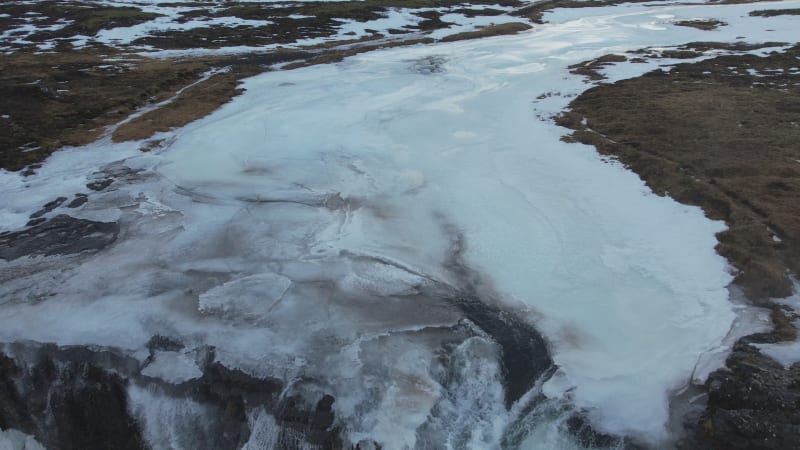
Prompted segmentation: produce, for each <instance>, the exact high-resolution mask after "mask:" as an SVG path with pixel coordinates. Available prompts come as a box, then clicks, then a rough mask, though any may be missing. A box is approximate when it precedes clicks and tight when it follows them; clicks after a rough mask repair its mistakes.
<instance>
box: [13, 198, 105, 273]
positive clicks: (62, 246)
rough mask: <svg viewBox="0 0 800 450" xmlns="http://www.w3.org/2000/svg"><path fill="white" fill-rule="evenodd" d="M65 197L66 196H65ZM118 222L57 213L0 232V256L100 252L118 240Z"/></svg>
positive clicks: (14, 256) (18, 256)
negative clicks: (41, 219)
mask: <svg viewBox="0 0 800 450" xmlns="http://www.w3.org/2000/svg"><path fill="white" fill-rule="evenodd" d="M65 200H66V199H65ZM118 234H119V225H117V224H116V223H113V222H94V221H91V220H85V219H76V218H74V217H70V216H67V215H63V214H62V215H58V216H56V217H54V218H52V219H50V220H47V221H44V222H41V223H36V224H35V225H33V226H31V227H29V228H27V229H24V230H21V231H16V232H12V233H2V234H0V259H5V260H7V261H11V260H13V259H17V258H20V257H23V256H33V255H43V256H52V255H70V254H75V253H81V252H84V251H99V250H102V249H103V248H105V247H107V246H109V245H111V244H112V243H113V242H114V241H116V240H117V235H118Z"/></svg>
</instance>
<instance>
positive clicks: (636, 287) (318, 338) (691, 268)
mask: <svg viewBox="0 0 800 450" xmlns="http://www.w3.org/2000/svg"><path fill="white" fill-rule="evenodd" d="M798 4H800V2H796V1H790V2H782V3H781V4H780V7H791V6H792V5H794V6H797V5H798ZM787 5H789V6H787ZM756 7H757V8H760V9H763V8H768V7H777V6H775V4H764V3H761V4H758V5H757V6H754V5H735V6H714V7H711V6H658V7H647V6H642V5H636V6H619V7H614V8H604V9H584V10H575V11H566V12H559V13H557V14H554V15H552V16H551V17H550V18H551V19H552V20H554V21H556V22H557V23H554V24H551V25H545V26H542V27H539V28H537V29H535V30H534V31H531V32H528V33H523V34H522V35H519V36H513V37H503V38H495V39H486V40H480V41H469V42H458V43H452V44H446V45H436V46H427V47H426V46H421V47H413V48H403V49H395V50H387V51H378V52H373V53H369V54H364V55H360V56H358V57H353V58H350V59H347V60H345V61H344V62H342V63H340V64H336V65H326V66H315V67H310V68H305V69H301V70H294V71H287V72H273V73H269V74H265V75H261V76H258V77H255V78H252V79H250V80H248V81H247V82H246V83H245V84H244V87H245V88H246V89H247V92H246V93H245V94H244V95H242V96H241V97H239V98H237V99H235V100H234V101H233V102H231V103H229V104H227V105H226V106H224V107H223V108H222V109H220V110H219V111H217V112H216V113H215V114H213V115H212V116H209V117H207V118H206V119H203V120H201V121H198V122H196V123H194V124H191V125H189V126H187V127H185V128H183V129H181V130H178V131H176V132H175V133H173V134H174V136H170V135H165V136H164V137H165V138H169V139H171V140H170V142H171V143H170V145H168V146H167V148H166V149H165V150H163V151H160V152H157V153H155V154H147V155H143V154H137V153H136V150H135V148H136V146H135V145H131V144H120V145H116V146H111V145H110V144H108V143H106V142H100V143H97V144H95V145H94V146H90V147H87V148H83V149H74V150H71V151H67V152H62V153H59V154H57V155H55V156H54V157H53V158H52V159H51V160H50V161H49V162H48V163H47V164H46V165H45V167H43V169H42V170H41V171H40V173H39V174H38V175H37V176H35V177H33V178H32V179H23V178H21V177H19V175H17V174H10V173H2V174H1V176H0V183H1V185H2V188H3V190H4V192H6V193H8V194H6V196H7V198H9V201H8V202H7V203H5V204H4V205H3V206H2V211H1V212H2V217H4V218H5V220H4V222H3V223H4V224H7V225H8V226H9V228H10V227H12V226H17V225H18V224H20V223H21V222H22V223H24V221H25V218H26V217H27V214H29V213H30V212H31V211H33V210H35V209H37V208H38V206H40V205H41V204H42V203H44V202H46V201H49V200H50V199H52V198H54V197H55V196H57V195H61V194H65V193H67V194H68V193H71V192H73V191H74V192H79V191H80V190H82V189H83V188H82V185H83V184H84V183H86V182H87V181H96V180H97V179H102V178H103V177H104V176H106V175H108V174H113V178H114V179H115V180H117V181H115V182H114V183H113V184H112V185H111V187H110V188H109V189H107V190H105V191H102V192H99V193H93V194H91V196H90V201H89V203H87V204H86V205H85V206H83V207H82V208H81V209H78V210H75V211H74V212H72V214H76V215H78V216H80V217H84V218H88V219H93V220H103V221H119V223H120V225H121V227H122V231H121V234H120V237H119V240H118V242H117V243H116V244H115V245H114V246H113V247H111V248H109V249H107V250H105V251H103V252H101V253H99V254H96V255H93V256H85V255H84V256H71V257H50V258H43V257H38V258H35V259H19V260H14V261H11V262H4V263H2V266H0V268H1V269H2V271H3V272H2V274H3V278H2V280H3V285H2V287H0V289H1V290H0V294H1V295H2V297H0V298H2V309H0V339H2V340H3V341H14V340H20V339H30V340H38V341H54V342H58V343H62V344H93V345H102V346H116V347H121V348H124V349H128V350H129V351H130V352H131V353H132V354H136V352H141V351H142V349H143V348H144V346H145V343H146V342H147V341H148V340H149V339H150V337H151V336H153V335H155V334H160V335H165V336H171V337H174V338H175V339H177V340H179V341H181V342H182V343H183V344H185V345H186V347H187V349H193V348H197V349H199V348H202V347H203V346H205V345H210V346H214V347H216V356H217V359H218V360H219V361H220V362H222V363H223V364H225V365H227V366H229V367H236V368H241V369H243V370H244V371H246V372H248V373H251V374H254V375H257V376H269V377H275V378H278V379H281V380H284V381H285V382H286V383H287V385H291V386H292V389H294V392H295V393H297V392H299V393H301V394H303V395H306V396H307V398H308V399H309V402H314V401H316V399H317V398H318V397H319V395H321V393H323V392H324V393H332V395H333V396H334V397H336V402H335V403H334V405H333V409H334V411H335V413H336V418H337V424H338V425H339V426H341V427H342V429H343V430H344V431H343V432H344V434H345V436H346V439H347V440H349V441H350V442H352V443H356V442H359V441H361V440H363V441H364V442H367V441H375V442H379V443H381V444H383V445H384V448H414V447H419V448H425V446H430V445H433V447H434V448H442V447H446V446H449V447H451V448H465V447H469V448H493V447H497V446H499V445H500V443H501V442H502V441H503V436H504V434H505V433H506V431H507V427H508V426H509V425H510V424H512V423H515V422H518V421H520V420H523V419H521V418H520V417H519V414H520V412H521V410H522V408H520V407H519V406H520V405H518V407H516V408H513V407H512V408H510V409H509V408H506V406H505V405H504V404H503V399H504V394H503V385H502V382H503V377H502V370H500V368H499V362H498V361H499V360H500V354H499V352H500V351H501V349H500V348H498V344H497V339H496V337H493V336H492V334H491V332H489V331H487V330H485V329H482V330H476V329H475V326H474V322H475V321H474V320H467V321H465V320H464V319H465V318H466V319H469V314H468V313H467V312H466V310H465V309H464V308H463V307H462V308H461V309H459V307H456V306H454V304H453V303H452V302H450V301H449V300H448V299H449V298H450V297H451V296H453V295H454V294H453V292H456V293H463V292H470V293H473V294H475V295H477V296H479V297H480V298H481V299H482V300H483V301H485V302H487V303H488V304H490V305H492V307H494V308H497V307H499V308H501V309H503V310H505V311H506V313H507V314H511V315H514V316H515V317H518V318H521V319H522V320H525V321H528V322H529V323H532V324H534V325H535V327H536V328H537V329H538V330H540V331H541V332H542V333H543V334H544V337H545V338H546V339H547V341H548V343H549V346H550V351H551V354H552V358H553V361H554V363H555V364H556V365H557V366H558V371H557V372H556V373H555V375H554V376H553V377H552V378H550V379H549V380H548V381H547V382H546V383H545V385H544V386H543V392H544V393H545V394H546V396H547V397H548V398H549V399H551V400H550V402H552V403H557V404H565V405H570V406H568V408H575V409H577V410H585V412H586V413H587V414H588V417H589V418H590V420H591V423H592V424H593V425H594V426H595V427H596V428H597V429H599V430H601V431H605V432H611V433H617V434H625V435H631V436H634V437H636V438H638V439H640V440H642V441H644V442H647V443H650V444H653V445H659V443H660V442H663V441H664V440H665V439H667V438H668V436H667V430H666V428H665V424H666V420H667V414H668V411H667V408H668V397H669V395H670V393H672V392H674V391H675V390H677V389H679V388H681V386H683V385H684V384H686V383H687V382H688V381H689V379H690V378H691V376H692V374H693V371H694V368H695V366H696V364H697V363H698V361H699V360H701V359H702V358H704V357H705V356H707V355H708V354H710V353H713V352H715V351H719V350H721V349H720V348H719V347H720V344H721V343H722V340H723V338H724V337H725V335H726V333H727V332H728V330H729V328H730V326H731V323H732V321H733V319H734V313H733V310H732V306H731V304H730V303H729V302H728V293H727V290H726V285H727V284H728V283H729V281H730V279H731V277H730V275H729V273H728V270H727V266H726V262H725V261H724V260H723V259H722V258H721V257H719V256H718V255H716V253H715V252H714V246H715V244H716V240H715V238H714V233H716V232H718V231H720V230H722V229H723V224H721V223H716V222H711V221H709V220H707V219H705V218H704V217H703V214H702V212H701V211H700V210H698V209H696V208H690V207H685V206H682V205H679V204H677V203H675V202H673V201H672V200H670V199H668V198H662V197H658V196H655V195H653V194H652V193H650V192H649V191H648V190H647V189H646V187H645V186H643V184H642V183H641V181H640V180H639V179H638V177H637V176H636V175H634V174H632V173H630V172H628V171H626V170H624V169H623V168H622V167H620V166H619V165H617V164H614V163H611V162H608V161H604V160H603V159H602V158H601V157H599V156H598V155H597V154H596V153H595V152H594V151H593V149H591V148H588V147H584V146H579V145H574V144H565V143H562V142H560V140H559V138H560V136H561V135H562V134H563V132H564V131H563V130H562V129H559V128H558V127H556V126H554V125H553V124H552V122H551V121H549V120H547V119H546V117H547V116H548V115H550V114H554V113H556V112H558V111H559V110H561V109H562V108H563V107H564V106H565V105H566V104H567V102H568V99H569V97H570V96H572V95H575V94H576V93H578V92H580V91H582V90H583V89H585V88H586V85H585V84H583V82H582V80H581V79H580V78H578V77H575V76H571V75H569V74H568V72H567V70H566V66H568V65H570V64H573V63H577V62H580V61H584V60H587V59H590V58H594V57H598V56H601V55H603V54H606V53H609V52H612V51H625V50H631V49H637V48H641V47H645V46H662V45H674V44H681V43H685V42H688V41H693V40H701V39H705V40H709V36H710V35H709V34H706V33H708V32H702V31H699V30H694V29H687V28H679V27H675V26H673V25H671V20H673V19H676V18H695V17H712V18H717V19H721V20H724V21H726V22H728V23H729V24H730V25H729V26H728V27H723V28H722V29H720V30H719V31H715V32H713V38H714V39H715V40H729V41H732V40H734V38H736V37H738V36H744V37H745V39H747V40H752V41H764V40H781V39H783V40H789V39H790V37H791V36H793V32H794V30H795V29H796V26H797V21H796V20H793V19H792V18H787V19H780V20H775V21H764V20H763V19H761V18H750V17H747V16H746V15H747V12H748V11H750V10H752V9H756ZM767 29H769V30H774V31H766V30H767ZM649 67H650V66H648V65H646V64H643V65H638V66H636V65H634V66H633V67H627V68H626V70H625V71H623V70H619V71H617V72H619V73H620V76H625V75H634V74H636V71H639V72H641V71H644V70H647V69H648V68H649ZM611 72H612V74H614V73H616V72H615V71H613V70H612V71H611ZM623 72H627V73H625V74H624V75H622V73H623ZM537 97H542V98H540V99H539V100H537ZM537 116H538V117H544V118H545V119H544V120H542V119H540V118H537ZM97 158H108V161H112V160H114V159H118V158H125V159H124V160H123V161H122V162H119V163H114V164H112V165H110V166H108V167H106V168H105V169H104V171H103V172H100V173H99V174H91V172H92V171H93V168H94V167H97V165H98V164H99V163H98V162H97ZM87 176H89V177H90V178H89V179H87V178H86V177H87ZM108 176H111V175H108ZM83 190H85V189H83ZM59 212H64V211H62V210H56V211H55V212H53V213H51V214H52V215H55V214H57V213H59ZM455 296H456V297H457V296H458V295H455ZM498 305H499V306H498ZM470 322H472V323H473V324H470ZM478 325H480V324H478ZM479 328H480V327H479ZM443 349H447V351H448V352H449V353H447V354H448V358H450V359H449V361H450V362H451V363H452V364H451V365H449V366H446V365H443V364H442V359H441V355H442V352H443ZM159 358H160V359H157V360H156V361H155V363H157V365H155V366H148V367H149V369H147V368H145V369H146V371H147V373H150V374H159V373H161V374H164V372H165V371H167V372H169V371H170V370H171V368H172V369H174V370H175V371H177V372H176V373H174V374H170V373H166V374H164V375H163V378H164V380H166V381H171V382H180V380H184V379H187V378H191V377H193V376H195V374H196V368H195V367H193V366H192V363H191V361H190V358H188V357H187V356H186V355H185V354H182V355H171V356H170V355H161V356H159ZM155 363H150V364H155ZM443 373H448V374H450V375H452V376H451V377H449V378H448V377H443V376H442V374H443ZM176 380H177V381H176ZM309 380H312V381H309ZM531 381H532V382H533V381H534V380H531ZM136 389H138V388H136ZM136 389H134V390H133V391H132V393H131V395H132V398H134V400H135V402H137V403H136V408H137V411H138V412H139V414H141V415H142V416H143V417H144V418H143V419H142V420H143V422H144V423H146V424H152V423H158V421H156V422H153V421H154V420H155V419H153V417H154V416H149V417H148V414H151V415H152V414H155V415H156V416H158V417H162V415H163V414H168V411H170V406H169V405H168V403H169V402H167V401H165V400H158V401H156V400H154V399H152V398H151V397H152V395H153V394H152V392H149V393H143V391H141V390H136ZM315 396H316V397H315ZM526 400H529V398H528V397H523V399H522V400H521V402H522V403H524V402H525V401H526ZM562 402H563V403H562ZM182 408H184V409H182V410H181V411H184V412H182V413H181V414H186V413H185V410H186V407H182ZM192 408H194V406H192ZM165 411H167V412H165ZM249 414H250V415H249V418H250V421H251V429H253V430H257V431H258V433H256V432H254V433H253V435H252V439H262V438H263V442H262V443H265V442H274V434H270V433H272V431H270V430H273V429H274V428H275V427H276V424H275V420H274V418H273V417H272V416H270V415H269V413H267V412H265V411H263V410H260V409H255V408H254V409H252V410H251V411H249ZM542 417H547V416H546V415H545V416H542ZM539 420H540V422H536V423H533V424H530V430H529V431H530V434H529V435H528V437H527V439H523V441H524V442H523V443H521V444H520V445H522V446H523V447H526V448H554V446H556V445H562V446H572V445H574V444H573V443H571V438H570V437H569V436H568V435H566V434H565V433H563V432H562V431H560V430H559V429H556V424H557V421H555V420H554V421H553V422H552V423H551V422H546V421H545V422H542V421H541V420H543V419H541V417H539ZM148 426H149V425H148ZM148 436H151V439H152V440H155V442H153V443H152V444H153V445H154V447H156V448H161V447H162V446H166V445H167V444H165V443H164V442H161V441H157V439H159V438H158V437H157V436H160V434H159V433H156V432H153V431H152V430H150V431H148ZM258 436H261V437H260V438H259V437H258ZM164 439H166V438H164ZM271 439H272V440H271ZM547 439H550V440H549V441H548V440H547ZM249 445H251V446H254V447H256V448H257V447H258V446H259V444H258V442H251V443H250V444H249Z"/></svg>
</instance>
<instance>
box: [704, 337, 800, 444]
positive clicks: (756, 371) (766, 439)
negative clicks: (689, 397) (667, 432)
mask: <svg viewBox="0 0 800 450" xmlns="http://www.w3.org/2000/svg"><path fill="white" fill-rule="evenodd" d="M746 340H747V338H745V339H743V340H742V341H740V342H739V343H738V344H737V345H736V347H735V348H734V351H733V353H732V354H731V356H730V357H729V358H728V368H726V369H721V370H718V371H716V372H714V373H713V374H711V376H710V377H709V378H708V381H707V382H706V388H707V389H708V393H709V399H708V407H707V409H706V412H705V414H704V416H703V418H702V419H701V429H700V430H698V432H699V441H700V442H701V443H702V444H703V446H704V447H708V448H712V449H720V450H722V449H725V450H728V449H730V450H740V449H741V450H744V449H764V450H767V449H775V450H778V449H790V448H800V364H795V365H793V366H792V367H791V368H789V369H785V368H784V367H783V366H781V365H780V364H778V363H777V362H775V361H773V360H772V359H770V358H769V357H767V356H764V355H762V354H761V353H759V352H758V350H757V349H756V348H755V347H753V346H751V345H749V343H748V342H746Z"/></svg>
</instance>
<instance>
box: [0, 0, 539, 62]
mask: <svg viewBox="0 0 800 450" xmlns="http://www.w3.org/2000/svg"><path fill="white" fill-rule="evenodd" d="M302 1H303V0H301V1H300V2H285V1H278V0H276V1H274V2H269V1H268V2H258V3H265V4H271V3H274V4H275V6H274V8H281V7H282V6H286V5H293V4H295V5H296V4H297V3H302ZM88 3H93V4H97V5H99V6H113V7H134V8H137V9H140V10H141V11H143V12H145V13H152V14H158V15H159V16H158V17H156V18H154V19H151V20H148V21H145V22H143V23H140V24H137V25H132V26H118V27H114V28H111V29H103V30H100V31H98V33H97V34H96V35H93V36H86V35H79V34H78V35H74V36H70V37H58V38H51V39H48V40H45V41H42V42H37V43H34V42H32V41H31V40H30V39H31V36H32V35H34V34H36V33H41V32H44V31H58V30H60V29H62V28H64V27H65V26H67V25H69V24H70V21H68V20H59V21H58V22H57V23H56V24H49V23H41V22H42V21H43V19H45V18H46V17H45V16H42V15H41V14H37V15H31V16H30V17H27V18H26V20H25V23H24V24H21V25H18V26H16V27H14V28H11V29H9V30H7V31H6V32H4V33H2V34H0V51H3V50H4V51H13V48H14V47H13V45H34V44H35V45H36V46H37V47H38V48H39V49H40V50H42V51H48V50H52V49H53V48H54V46H55V44H56V43H57V42H58V41H62V40H63V41H68V42H70V44H71V45H72V46H74V47H75V48H85V47H86V46H87V45H89V44H102V45H104V46H111V47H118V48H122V47H125V48H126V49H127V50H137V51H141V52H142V53H143V54H145V55H148V56H155V57H175V56H185V55H193V54H201V53H202V54H233V53H244V52H256V51H269V50H274V49H276V48H287V47H288V48H298V47H309V46H315V45H319V44H324V43H326V42H333V41H348V40H352V41H356V40H358V39H361V38H367V37H373V36H374V34H376V33H382V34H384V35H389V36H388V37H387V39H389V40H401V39H409V38H415V37H421V36H423V35H426V36H428V35H429V36H431V37H433V38H435V39H439V38H441V37H444V36H446V35H450V34H455V33H459V32H463V31H472V30H475V29H477V28H480V27H484V26H487V25H493V24H501V23H507V22H519V21H521V20H524V19H520V18H519V17H513V16H511V15H508V14H499V15H493V16H476V17H467V16H466V15H465V14H463V13H461V12H452V11H454V10H460V9H461V10H463V9H464V8H465V7H468V8H469V9H470V10H472V11H478V10H485V9H491V10H494V11H505V12H506V13H509V12H511V11H512V10H513V8H510V7H505V6H501V5H476V6H469V5H456V6H454V7H439V8H413V9H412V8H399V7H397V8H388V9H386V11H385V12H383V13H382V14H381V15H382V16H383V17H381V18H377V19H373V20H366V21H356V20H353V19H348V18H346V17H343V18H341V19H337V24H336V25H335V26H334V29H335V31H334V32H333V33H331V34H330V35H328V36H318V35H315V36H311V37H306V38H301V39H297V40H296V41H295V42H292V43H285V42H283V43H274V44H273V43H269V44H265V45H225V46H222V47H220V48H213V49H204V48H202V45H203V44H204V43H205V42H204V41H197V47H196V48H193V49H178V50H174V49H172V50H161V51H160V49H158V48H157V47H154V46H152V45H141V44H139V45H136V46H135V48H129V47H128V46H130V45H131V44H132V43H133V42H134V41H136V40H137V39H141V38H145V37H148V36H152V35H155V34H158V33H163V32H172V31H186V30H194V29H197V28H211V27H228V28H240V27H241V29H246V28H259V27H264V26H266V25H269V24H271V23H272V22H271V21H270V20H248V19H242V18H240V17H236V16H224V15H223V16H215V14H221V13H224V11H225V9H226V8H228V7H230V6H231V5H230V4H228V3H226V2H224V1H217V2H208V4H206V5H203V6H202V7H200V6H198V4H197V3H196V2H184V3H186V5H185V6H184V5H181V4H180V3H181V2H173V4H170V5H165V4H164V2H160V1H159V2H151V1H144V2H142V1H138V0H112V1H105V0H102V1H93V2H88ZM253 3H255V2H253ZM261 7H262V8H264V10H265V11H267V12H268V11H270V10H269V9H268V8H270V7H271V6H265V5H261ZM425 12H438V13H441V14H442V20H443V21H445V22H448V23H451V24H452V25H451V26H449V27H447V28H442V29H438V30H435V31H434V32H421V31H419V30H417V31H415V32H412V30H408V29H406V30H404V27H414V26H416V25H418V24H419V23H420V22H421V21H423V20H424V19H423V18H422V17H420V16H419V15H417V13H425ZM197 13H199V15H194V16H192V17H193V18H192V19H190V20H187V19H186V17H184V14H190V15H191V14H197ZM277 17H283V14H280V15H277ZM306 17H307V16H303V15H289V16H288V18H290V19H303V18H306ZM298 23H299V22H298ZM389 30H404V31H406V32H408V34H401V35H392V34H391V33H390V32H389ZM263 33H264V34H268V31H264V32H263Z"/></svg>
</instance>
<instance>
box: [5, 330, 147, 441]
mask: <svg viewBox="0 0 800 450" xmlns="http://www.w3.org/2000/svg"><path fill="white" fill-rule="evenodd" d="M85 352H87V353H91V352H89V351H88V350H86V351H85ZM82 353H84V352H81V351H79V352H78V354H80V356H84V355H83V354H82ZM32 356H33V358H35V361H34V362H33V363H32V364H30V365H28V366H25V365H22V364H19V365H18V362H17V361H14V360H12V359H11V358H9V357H7V356H6V355H3V354H0V386H2V388H1V392H0V427H2V428H15V429H19V430H21V431H23V432H25V433H28V434H31V435H34V436H35V437H36V439H37V440H39V442H41V443H42V444H43V445H45V446H46V447H47V448H52V449H74V450H80V449H108V448H118V449H124V450H127V449H131V450H136V449H143V448H145V444H144V441H143V439H142V435H141V433H140V432H139V429H138V427H137V426H136V423H135V421H134V420H133V418H132V417H130V416H129V414H128V410H127V407H128V405H127V395H126V391H125V389H126V385H127V380H125V379H124V378H123V377H121V376H119V375H117V374H115V373H113V372H109V371H106V370H104V369H102V368H101V367H99V366H98V365H97V364H96V362H95V361H94V360H95V359H97V358H96V357H87V358H83V359H82V360H81V361H70V362H65V361H64V360H63V359H61V358H64V357H66V352H63V351H61V350H60V349H58V348H56V347H55V346H47V345H46V346H42V347H40V348H39V349H38V350H36V351H35V352H34V353H33V355H32ZM54 357H55V358H58V359H53V358H54Z"/></svg>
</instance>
